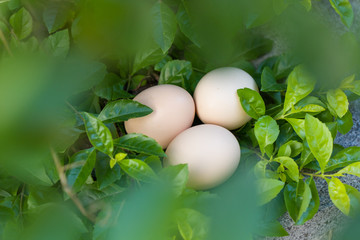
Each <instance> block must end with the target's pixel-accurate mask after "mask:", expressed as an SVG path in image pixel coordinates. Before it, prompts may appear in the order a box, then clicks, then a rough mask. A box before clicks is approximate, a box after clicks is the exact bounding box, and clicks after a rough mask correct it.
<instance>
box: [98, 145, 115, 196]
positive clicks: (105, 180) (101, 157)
mask: <svg viewBox="0 0 360 240" xmlns="http://www.w3.org/2000/svg"><path fill="white" fill-rule="evenodd" d="M109 161H110V157H109V156H107V155H105V154H104V153H101V152H97V154H96V164H95V173H96V182H97V183H98V188H99V189H104V188H106V187H108V186H109V185H111V184H112V183H114V182H115V181H117V180H119V179H120V178H121V169H120V166H119V165H118V164H117V165H115V166H114V168H110V164H109Z"/></svg>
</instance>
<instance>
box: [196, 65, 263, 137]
mask: <svg viewBox="0 0 360 240" xmlns="http://www.w3.org/2000/svg"><path fill="white" fill-rule="evenodd" d="M243 88H250V89H252V90H256V91H259V89H258V86H257V85H256V82H255V81H254V79H253V78H252V77H251V76H250V75H249V74H248V73H247V72H245V71H243V70H241V69H238V68H233V67H225V68H218V69H215V70H213V71H211V72H209V73H207V74H206V75H205V76H204V77H203V78H202V79H201V80H200V81H199V83H198V85H197V86H196V88H195V92H194V100H195V105H196V112H197V115H198V116H199V118H200V120H201V121H202V122H203V123H209V124H216V125H219V126H222V127H225V128H227V129H229V130H234V129H237V128H239V127H241V126H243V125H244V124H245V123H247V122H248V121H250V120H251V117H250V116H249V115H247V113H246V112H245V111H244V110H243V108H242V106H241V103H240V100H239V97H238V95H237V90H238V89H243Z"/></svg>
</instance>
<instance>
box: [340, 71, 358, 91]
mask: <svg viewBox="0 0 360 240" xmlns="http://www.w3.org/2000/svg"><path fill="white" fill-rule="evenodd" d="M354 80H355V74H353V75H351V76H349V77H346V78H345V79H344V80H342V81H341V84H340V88H341V89H351V88H353V87H354V85H353V82H354Z"/></svg>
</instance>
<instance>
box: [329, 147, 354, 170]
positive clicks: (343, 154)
mask: <svg viewBox="0 0 360 240" xmlns="http://www.w3.org/2000/svg"><path fill="white" fill-rule="evenodd" d="M359 159H360V147H349V148H346V149H344V150H342V151H340V152H339V153H337V154H336V155H335V156H333V157H331V158H330V161H329V163H328V166H327V167H326V171H327V172H329V171H333V170H335V169H338V168H342V167H346V166H348V165H349V164H351V163H355V162H358V161H359Z"/></svg>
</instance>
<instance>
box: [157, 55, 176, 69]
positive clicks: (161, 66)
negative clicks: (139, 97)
mask: <svg viewBox="0 0 360 240" xmlns="http://www.w3.org/2000/svg"><path fill="white" fill-rule="evenodd" d="M171 60H173V59H172V58H171V56H169V55H166V56H165V57H164V58H163V59H162V60H161V61H160V62H158V63H157V64H155V66H154V70H155V71H158V72H160V71H161V69H163V67H164V66H165V64H166V63H168V62H170V61H171Z"/></svg>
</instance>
